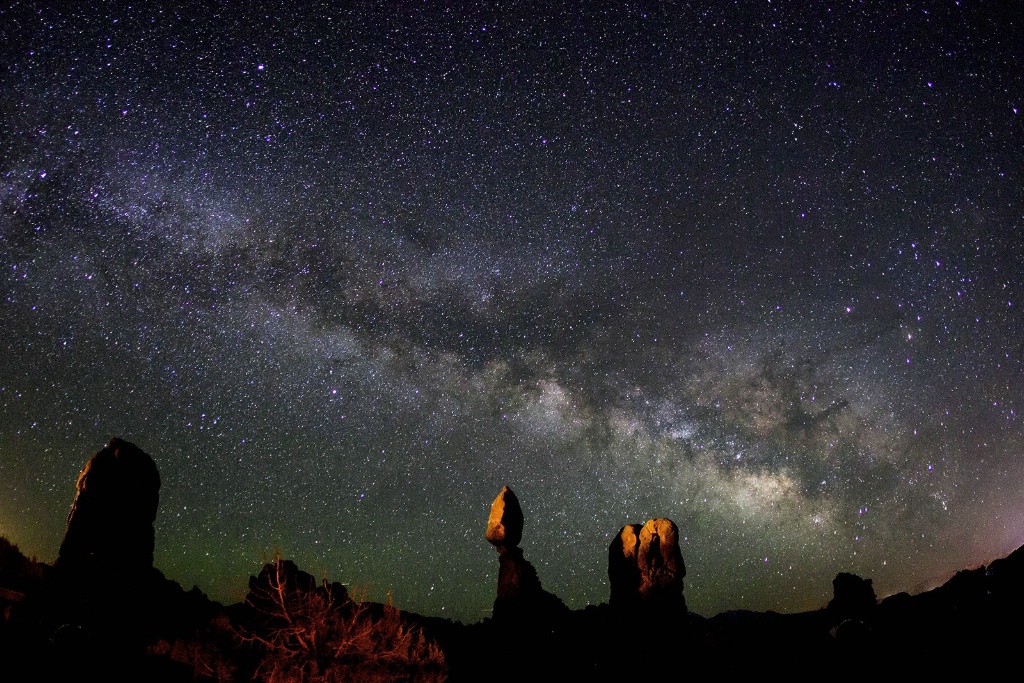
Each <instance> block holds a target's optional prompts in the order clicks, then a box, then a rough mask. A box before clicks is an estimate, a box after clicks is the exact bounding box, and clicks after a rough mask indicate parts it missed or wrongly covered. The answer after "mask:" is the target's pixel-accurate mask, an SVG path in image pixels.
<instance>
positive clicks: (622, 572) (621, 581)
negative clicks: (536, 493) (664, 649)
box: [487, 486, 686, 619]
mask: <svg viewBox="0 0 1024 683" xmlns="http://www.w3.org/2000/svg"><path fill="white" fill-rule="evenodd" d="M522 538H523V509H522V507H521V506H520V505H519V499H518V498H517V497H516V494H515V493H513V492H512V489H510V488H509V487H507V486H506V487H504V488H503V489H501V493H499V494H498V497H497V498H495V499H494V503H493V504H492V505H491V514H490V517H489V518H488V520H487V540H488V542H490V543H491V545H493V546H495V548H497V550H498V556H499V563H500V565H499V569H498V595H497V598H496V599H495V601H494V617H495V619H502V618H507V617H515V616H522V615H526V614H530V613H532V614H533V615H534V616H536V615H537V610H540V611H541V612H552V611H553V612H559V611H561V612H564V611H566V609H567V608H566V607H565V605H564V604H562V601H561V600H559V599H558V598H557V597H555V596H554V595H551V594H550V593H547V592H546V591H544V589H543V588H541V585H540V580H539V579H538V578H537V572H536V570H535V569H534V568H533V565H531V564H530V563H529V562H527V561H526V559H525V558H524V557H523V551H522V549H521V548H519V542H520V541H521V540H522ZM685 576H686V565H685V564H684V563H683V555H682V553H681V552H680V551H679V528H678V527H676V525H675V523H674V522H673V521H672V520H670V519H667V518H664V517H661V518H658V519H651V520H648V521H647V523H646V524H644V525H642V526H641V525H640V524H627V525H626V526H624V527H622V530H621V531H620V532H619V534H618V536H616V537H615V540H613V541H612V543H611V546H610V547H609V548H608V581H609V583H610V585H611V597H610V600H609V602H610V604H611V607H612V608H616V609H630V610H636V609H672V610H675V609H678V610H682V611H683V612H684V613H685V611H686V600H685V599H684V598H683V577H685Z"/></svg>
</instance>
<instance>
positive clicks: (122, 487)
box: [55, 438, 160, 573]
mask: <svg viewBox="0 0 1024 683" xmlns="http://www.w3.org/2000/svg"><path fill="white" fill-rule="evenodd" d="M159 502H160V473H159V472H158V471H157V468H156V463H154V462H153V459H152V458H150V457H149V456H148V455H146V454H145V453H144V452H143V451H142V450H141V449H140V448H139V447H138V446H136V445H135V444H132V443H129V442H127V441H122V440H121V439H117V438H114V439H111V440H110V442H109V443H107V445H106V446H104V448H103V450H101V451H100V452H99V453H97V454H96V455H94V456H93V457H92V459H91V460H89V462H88V463H86V465H85V468H84V469H83V470H82V473H81V474H80V475H78V485H77V493H76V494H75V501H74V503H72V504H71V512H70V513H69V514H68V524H67V530H66V531H65V533H64V541H63V542H62V543H61V545H60V553H59V555H58V557H57V562H56V564H55V566H56V567H57V568H59V569H62V570H73V571H86V572H90V573H93V572H103V571H115V572H116V573H133V572H141V571H146V570H149V569H152V567H153V547H154V531H153V521H154V520H155V519H156V511H157V506H158V504H159Z"/></svg>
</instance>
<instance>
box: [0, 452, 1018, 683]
mask: <svg viewBox="0 0 1024 683" xmlns="http://www.w3.org/2000/svg"><path fill="white" fill-rule="evenodd" d="M159 488H160V477H159V473H158V471H157V468H156V465H155V463H154V462H153V460H152V458H150V456H149V455H147V454H146V453H144V452H143V451H142V450H141V449H139V448H138V447H136V446H135V445H133V444H131V443H128V442H125V441H122V440H120V439H116V438H115V439H112V440H111V441H110V442H109V443H108V444H106V446H105V447H104V448H103V449H102V450H101V451H100V452H99V453H97V454H96V455H95V456H94V457H93V458H92V459H91V460H90V461H89V462H88V463H87V464H86V465H85V467H84V469H83V470H82V474H81V475H80V476H79V478H78V482H77V494H76V497H75V501H74V503H73V504H72V507H71V511H70V514H69V515H68V523H67V531H66V534H65V538H64V541H63V542H62V544H61V547H60V551H59V555H58V557H57V560H56V561H55V562H54V564H53V565H52V566H51V565H48V564H45V563H42V562H38V561H36V560H35V559H30V558H27V557H25V556H24V555H23V554H22V553H21V552H20V551H19V549H18V548H17V547H16V546H15V545H13V544H11V543H10V542H9V541H8V540H7V539H3V538H0V614H2V621H0V661H2V662H3V665H2V666H3V667H4V673H3V674H0V679H2V680H41V681H69V680H79V679H81V680H90V679H93V678H96V679H98V680H107V681H111V680H113V681H182V682H184V681H268V682H277V681H324V682H327V681H423V682H428V681H429V682H434V681H444V680H448V681H477V680H484V679H486V680H499V681H519V680H523V679H525V678H527V677H533V678H537V679H539V680H624V679H629V680H631V679H634V678H637V677H639V676H644V677H647V676H656V677H663V676H664V677H672V678H679V677H682V676H685V675H687V674H694V673H699V672H703V673H714V674H730V673H754V672H759V673H769V672H776V673H785V674H787V675H794V676H800V677H804V676H807V677H810V676H821V675H827V676H829V677H832V678H847V677H853V676H855V675H856V676H860V675H878V674H879V673H881V672H907V673H920V672H934V673H941V672H943V671H946V667H948V666H950V665H954V664H956V665H960V664H970V665H972V666H974V667H975V669H976V670H978V669H979V668H980V670H990V669H991V670H995V669H996V668H998V667H999V666H1001V665H1004V664H1005V665H1012V664H1013V663H1014V662H1015V660H1016V649H1015V648H1016V645H1017V643H1018V642H1019V638H1020V636H1021V632H1022V627H1021V625H1020V615H1021V614H1022V609H1024V547H1022V548H1019V549H1018V550H1016V551H1014V552H1013V553H1012V554H1010V555H1009V556H1008V557H1006V558H1003V559H999V560H996V561H994V562H992V563H991V564H989V565H988V566H987V567H979V568H976V569H970V570H963V571H961V572H958V573H957V574H956V575H955V576H953V577H952V578H951V579H950V580H949V581H947V582H946V583H945V584H943V585H942V586H940V587H938V588H935V589H933V590H930V591H927V592H923V593H920V594H917V595H910V594H909V593H900V594H898V595H894V596H891V597H888V598H886V599H885V600H882V601H878V600H877V599H876V596H875V593H874V589H873V587H872V583H871V580H870V579H869V578H861V577H858V576H855V575H853V574H848V573H840V574H839V575H837V576H836V578H835V579H834V581H833V598H832V600H831V601H830V602H829V603H828V605H826V606H824V607H822V608H821V609H818V610H814V611H810V612H802V613H796V614H779V613H775V612H750V611H732V612H726V613H723V614H719V615H717V616H714V617H711V618H705V617H703V616H700V615H698V614H695V613H692V612H690V611H688V610H687V607H686V601H685V598H684V595H683V593H684V584H683V579H684V577H685V574H686V568H685V563H684V558H683V557H682V554H681V553H680V550H679V543H678V538H679V530H678V527H677V526H676V524H675V523H674V522H673V521H672V520H669V519H665V518H652V519H650V520H648V521H647V522H646V523H644V524H629V525H626V526H625V527H623V528H622V530H620V532H619V533H618V535H616V536H615V537H614V540H613V542H612V543H611V545H610V547H609V549H608V553H609V555H608V575H609V584H610V597H609V602H608V603H604V604H601V605H598V606H588V607H586V608H585V609H582V610H571V609H569V608H568V607H566V606H565V604H564V603H563V602H562V601H561V600H560V599H559V598H558V597H557V596H555V595H553V594H551V593H549V592H548V591H546V590H544V588H543V586H542V583H541V579H540V577H539V576H538V574H537V571H536V569H535V568H534V566H533V565H532V564H531V563H530V561H529V559H528V558H526V557H525V555H524V553H523V550H522V549H521V548H520V547H519V543H520V542H521V539H522V533H523V520H524V516H525V513H524V510H523V508H522V506H521V504H520V501H519V499H518V498H517V497H516V495H515V493H514V492H513V491H512V490H511V489H510V488H509V487H507V486H506V487H505V488H503V489H502V490H501V491H500V492H499V493H498V496H497V498H496V499H495V500H494V503H493V505H492V507H491V511H490V515H489V518H488V520H487V525H486V531H485V533H483V534H481V542H484V541H485V540H486V541H487V542H490V543H491V544H492V545H493V546H494V547H495V549H496V550H497V553H498V557H497V561H498V568H499V571H498V584H497V587H496V591H495V601H494V609H493V613H492V616H491V617H490V618H487V619H484V620H483V621H480V622H478V623H474V624H463V623H460V622H457V621H451V620H447V619H441V618H438V617H425V616H421V615H417V614H412V613H408V612H404V611H402V610H400V609H398V608H397V607H395V606H393V605H391V604H380V603H371V602H364V601H360V600H358V599H353V597H352V596H350V595H349V593H348V591H347V590H346V588H345V587H344V586H343V585H342V584H340V583H337V582H334V583H332V582H329V581H328V580H327V579H323V580H317V579H316V578H315V577H313V576H312V575H310V574H308V573H306V572H305V571H303V570H302V569H301V568H299V567H298V566H296V565H295V564H294V563H293V562H291V561H289V560H287V559H283V558H275V559H274V560H273V561H272V562H268V563H266V564H265V565H264V566H263V568H262V570H261V571H260V573H259V575H257V576H254V577H250V579H249V591H248V594H247V596H246V599H245V601H244V602H241V603H238V604H234V605H222V604H220V603H217V602H214V601H212V600H210V599H208V598H207V597H206V596H205V595H204V594H203V593H202V592H200V591H199V589H198V588H193V589H192V590H190V591H186V590H184V589H183V588H182V587H181V586H180V585H179V584H178V583H176V582H174V581H171V580H168V579H167V578H166V577H164V575H163V574H162V573H161V572H160V570H159V569H157V568H156V567H154V566H153V547H154V530H153V521H154V519H155V517H156V514H157V509H158V503H159ZM483 530H484V529H483V520H481V531H483Z"/></svg>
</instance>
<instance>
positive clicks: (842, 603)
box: [828, 572, 877, 623]
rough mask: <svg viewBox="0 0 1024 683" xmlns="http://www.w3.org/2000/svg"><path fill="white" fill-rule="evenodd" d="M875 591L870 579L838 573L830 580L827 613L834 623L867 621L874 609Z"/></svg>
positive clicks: (875, 601)
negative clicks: (829, 598) (830, 587)
mask: <svg viewBox="0 0 1024 683" xmlns="http://www.w3.org/2000/svg"><path fill="white" fill-rule="evenodd" d="M876 603H877V600H876V599H875V589H874V588H872V586H871V579H862V578H861V577H859V576H857V575H856V574H849V573H847V572H840V573H839V574H836V578H834V579H832V600H831V601H830V602H829V603H828V611H829V613H830V614H832V615H833V616H832V619H833V621H835V622H836V623H839V622H840V621H842V620H846V619H855V620H864V619H867V618H868V617H869V616H870V615H871V613H872V611H874V609H875V605H876Z"/></svg>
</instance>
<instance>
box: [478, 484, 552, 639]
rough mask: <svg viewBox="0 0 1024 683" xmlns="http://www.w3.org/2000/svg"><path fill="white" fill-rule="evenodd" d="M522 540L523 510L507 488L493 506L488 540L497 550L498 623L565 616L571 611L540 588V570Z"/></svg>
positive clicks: (488, 526)
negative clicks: (524, 555) (529, 560)
mask: <svg viewBox="0 0 1024 683" xmlns="http://www.w3.org/2000/svg"><path fill="white" fill-rule="evenodd" d="M522 538H523V509H522V507H520V505H519V499H518V498H517V497H516V494H515V493H513V492H512V489H510V488H509V487H507V486H505V487H504V488H502V489H501V493H499V494H498V497H497V498H495V499H494V503H493V504H492V505H491V514H490V516H489V517H488V520H487V540H488V542H490V543H491V545H493V546H494V547H495V548H496V549H497V551H498V556H499V557H498V562H499V565H498V594H497V597H496V598H495V600H494V612H493V614H494V618H495V619H496V620H499V619H500V620H505V621H509V620H513V621H514V620H522V619H526V618H531V619H537V618H544V617H545V616H556V615H557V616H564V615H565V614H567V613H568V611H569V610H568V608H567V607H566V606H565V604H564V603H563V602H562V601H561V600H560V599H559V598H558V597H557V596H555V595H552V594H551V593H548V592H547V591H545V590H544V588H543V587H542V586H541V583H540V578H539V577H538V576H537V570H536V569H534V567H533V565H532V564H530V563H529V562H528V561H527V560H526V558H525V557H523V551H522V549H521V548H519V542H520V541H521V540H522Z"/></svg>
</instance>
